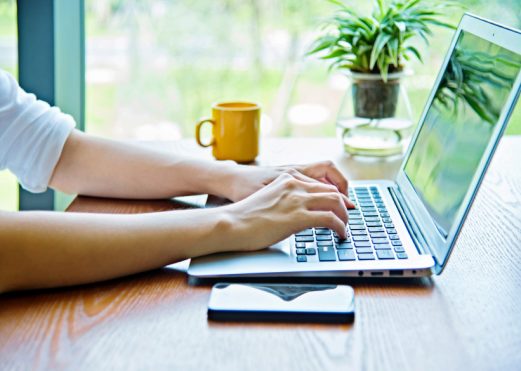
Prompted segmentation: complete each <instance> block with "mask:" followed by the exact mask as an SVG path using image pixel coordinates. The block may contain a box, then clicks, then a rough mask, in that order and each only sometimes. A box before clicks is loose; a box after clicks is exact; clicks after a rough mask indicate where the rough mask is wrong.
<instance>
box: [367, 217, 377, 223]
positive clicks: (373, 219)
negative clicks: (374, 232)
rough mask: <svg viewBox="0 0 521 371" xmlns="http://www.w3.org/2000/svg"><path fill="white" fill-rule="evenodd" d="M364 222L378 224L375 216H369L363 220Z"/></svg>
mask: <svg viewBox="0 0 521 371" xmlns="http://www.w3.org/2000/svg"><path fill="white" fill-rule="evenodd" d="M365 221H366V222H379V221H380V218H379V217H377V216H369V217H367V218H365Z"/></svg>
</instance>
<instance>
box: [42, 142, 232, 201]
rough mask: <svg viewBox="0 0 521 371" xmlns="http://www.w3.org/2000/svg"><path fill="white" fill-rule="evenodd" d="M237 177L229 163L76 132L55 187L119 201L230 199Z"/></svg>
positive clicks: (53, 183)
mask: <svg viewBox="0 0 521 371" xmlns="http://www.w3.org/2000/svg"><path fill="white" fill-rule="evenodd" d="M232 174H233V165H230V164H229V163H223V162H217V161H205V160H198V159H190V158H185V157H183V156H178V155H174V154H170V153H166V152H161V151H156V150H152V149H149V148H145V147H143V146H139V145H132V144H127V143H119V142H116V141H111V140H105V139H101V138H95V137H91V136H88V135H84V134H81V133H79V132H73V133H72V134H71V136H70V137H69V139H68V140H67V143H66V144H65V147H64V149H63V152H62V155H61V158H60V161H59V162H58V164H57V166H56V168H55V170H54V174H53V177H52V179H51V182H50V185H51V187H53V188H56V189H59V190H61V191H64V192H66V193H70V194H83V195H90V196H101V197H116V198H141V199H150V198H167V197H173V196H182V195H189V194H204V193H210V194H214V195H217V196H226V195H225V194H224V192H225V190H226V189H227V188H228V187H229V183H230V182H231V176H232Z"/></svg>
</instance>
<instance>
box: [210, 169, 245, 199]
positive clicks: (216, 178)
mask: <svg viewBox="0 0 521 371" xmlns="http://www.w3.org/2000/svg"><path fill="white" fill-rule="evenodd" d="M240 167H241V165H238V164H236V163H235V162H233V161H218V162H216V163H215V166H212V170H213V171H212V172H211V173H212V175H211V177H212V180H211V181H210V182H209V186H210V187H209V190H208V192H207V193H209V194H211V195H214V196H218V197H223V198H227V199H230V200H234V199H235V197H234V195H235V193H236V189H235V188H236V187H237V184H238V181H237V178H238V177H239V173H240Z"/></svg>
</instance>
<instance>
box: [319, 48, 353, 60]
mask: <svg viewBox="0 0 521 371" xmlns="http://www.w3.org/2000/svg"><path fill="white" fill-rule="evenodd" d="M346 53H348V52H347V51H346V50H344V49H335V50H333V51H332V52H331V53H329V54H327V55H325V56H323V57H322V58H321V59H332V58H338V57H341V56H343V55H345V54H346Z"/></svg>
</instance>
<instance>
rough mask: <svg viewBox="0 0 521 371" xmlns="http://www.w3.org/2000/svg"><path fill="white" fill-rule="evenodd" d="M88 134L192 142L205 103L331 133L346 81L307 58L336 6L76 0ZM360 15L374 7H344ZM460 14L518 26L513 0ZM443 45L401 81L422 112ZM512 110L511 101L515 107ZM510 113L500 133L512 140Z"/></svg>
mask: <svg viewBox="0 0 521 371" xmlns="http://www.w3.org/2000/svg"><path fill="white" fill-rule="evenodd" d="M85 3H86V35H87V36H86V37H87V40H86V48H87V73H86V82H87V92H86V126H87V131H88V132H91V133H94V134H97V135H102V136H106V137H112V138H119V139H144V140H174V139H178V138H181V137H193V130H194V123H195V121H196V120H197V119H198V118H199V117H201V116H204V115H208V114H209V107H210V105H211V103H212V102H215V101H217V100H227V99H242V100H254V101H257V102H259V103H260V104H261V105H262V107H263V123H262V130H263V135H266V136H334V135H335V125H334V122H335V115H336V112H337V110H338V108H339V104H340V100H341V98H342V96H343V94H344V92H345V89H346V87H347V86H348V82H347V79H346V78H345V76H343V75H342V74H341V73H333V74H328V73H327V68H326V63H323V61H320V60H317V59H316V58H305V57H304V56H303V55H304V53H305V52H306V51H307V49H308V47H309V45H310V43H311V42H312V41H313V39H314V38H315V37H316V36H317V34H318V32H319V27H320V25H321V23H322V22H323V21H324V19H325V18H326V17H328V16H329V15H330V14H331V12H332V10H333V9H334V6H332V5H331V4H330V3H329V2H327V1H326V0H211V1H210V0H171V1H167V0H85ZM351 4H352V5H354V6H355V7H356V8H358V9H360V11H364V12H368V11H369V9H370V8H371V6H372V1H354V0H352V1H351ZM461 4H462V6H463V8H462V9H460V10H455V11H454V10H452V11H451V14H450V15H449V17H448V18H449V19H450V20H451V21H452V22H453V23H455V24H456V23H457V22H458V20H459V19H460V17H461V15H462V14H463V12H464V11H465V9H466V10H468V11H471V12H472V13H474V14H477V15H481V16H484V17H486V18H490V19H493V20H497V21H500V22H501V23H504V24H507V25H510V26H513V27H517V28H521V5H520V3H519V0H496V1H494V0H465V1H461ZM450 41H451V31H448V30H444V29H435V30H434V37H433V39H432V42H431V46H430V47H426V46H424V45H423V44H421V43H419V44H418V46H419V48H420V50H421V51H423V53H424V61H425V64H423V65H421V64H419V63H416V62H415V63H413V64H412V65H411V66H410V67H411V68H412V69H413V70H414V74H415V75H414V77H413V78H411V79H409V81H408V82H407V89H408V92H409V97H410V100H411V103H412V106H413V109H414V115H415V117H414V118H415V119H417V118H418V117H419V115H420V114H421V110H422V109H423V106H424V103H425V100H426V99H427V96H428V93H429V92H430V89H431V87H432V84H433V82H434V79H435V78H436V73H437V72H438V69H439V66H440V64H441V62H442V60H443V57H444V55H445V53H446V50H447V48H448V45H449V43H450ZM0 68H3V69H6V70H8V71H10V72H12V73H14V74H15V75H16V6H15V0H0ZM518 106H519V105H518ZM520 117H521V109H520V108H519V107H518V108H517V109H516V112H515V117H514V119H513V120H512V122H511V124H510V126H509V128H508V133H509V134H521V119H520ZM16 203H17V188H16V185H15V182H14V178H13V177H12V176H10V175H8V174H7V172H5V171H4V172H0V208H2V209H15V208H16Z"/></svg>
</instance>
